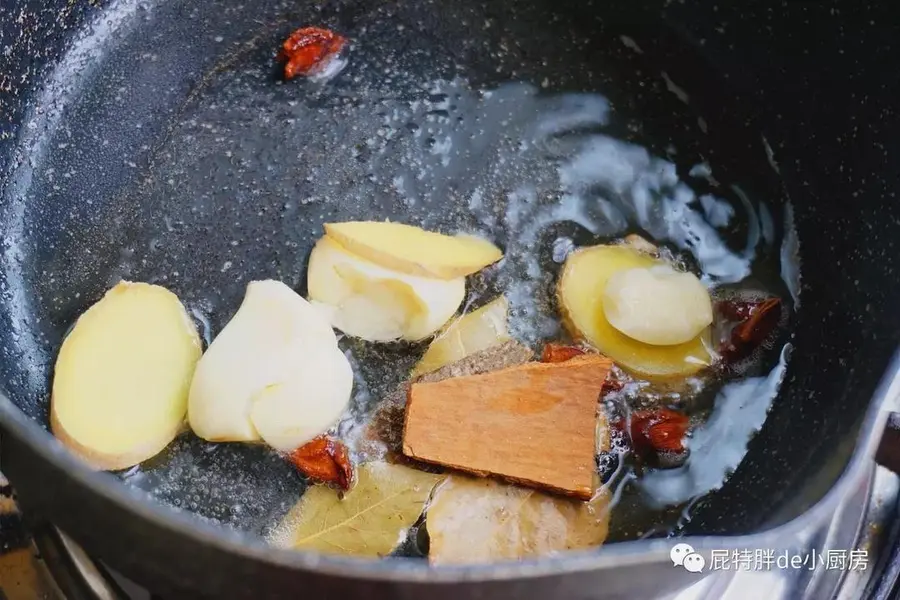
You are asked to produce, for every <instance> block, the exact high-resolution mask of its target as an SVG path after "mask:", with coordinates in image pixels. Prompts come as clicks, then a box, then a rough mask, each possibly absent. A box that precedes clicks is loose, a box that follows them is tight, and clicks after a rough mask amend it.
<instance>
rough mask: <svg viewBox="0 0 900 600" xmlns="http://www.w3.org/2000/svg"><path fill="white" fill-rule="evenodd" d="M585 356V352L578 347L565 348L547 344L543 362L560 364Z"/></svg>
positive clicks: (543, 353) (542, 356)
mask: <svg viewBox="0 0 900 600" xmlns="http://www.w3.org/2000/svg"><path fill="white" fill-rule="evenodd" d="M582 354H585V351H584V350H582V349H581V348H578V347H577V346H563V345H562V344H547V345H546V346H544V351H543V352H542V353H541V362H545V363H560V362H566V361H567V360H569V359H572V358H575V357H576V356H581V355H582Z"/></svg>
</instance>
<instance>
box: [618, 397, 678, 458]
mask: <svg viewBox="0 0 900 600" xmlns="http://www.w3.org/2000/svg"><path fill="white" fill-rule="evenodd" d="M626 424H628V425H630V426H628V427H626ZM688 424H689V420H688V418H687V417H686V416H685V415H683V414H681V413H678V412H675V411H674V410H670V409H668V408H660V409H656V410H640V411H636V412H634V413H633V414H632V415H631V420H630V422H628V421H627V420H626V419H619V420H618V421H616V423H615V426H616V428H617V429H619V431H626V430H627V433H628V437H629V439H630V440H631V449H632V451H633V452H634V454H635V456H636V457H637V459H638V460H639V461H640V462H649V463H653V464H660V463H661V462H666V461H663V460H662V459H664V458H673V457H684V456H685V455H686V452H685V450H686V449H685V447H684V436H685V434H686V433H687V429H688Z"/></svg>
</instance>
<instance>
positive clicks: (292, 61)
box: [278, 27, 347, 79]
mask: <svg viewBox="0 0 900 600" xmlns="http://www.w3.org/2000/svg"><path fill="white" fill-rule="evenodd" d="M346 43H347V38H345V37H343V36H342V35H339V34H337V33H334V32H333V31H329V30H328V29H322V28H321V27H303V28H301V29H298V30H296V31H295V32H294V33H292V34H291V35H290V37H288V39H287V40H285V42H284V44H282V47H281V51H280V52H279V53H278V60H279V61H281V62H284V63H285V65H284V78H285V79H293V78H294V77H296V76H298V75H310V74H314V73H316V72H318V71H319V70H320V69H321V67H322V66H323V65H324V64H325V63H326V61H327V60H328V59H329V58H331V57H333V56H334V55H335V54H337V53H338V52H340V51H341V50H342V49H343V47H344V45H345V44H346Z"/></svg>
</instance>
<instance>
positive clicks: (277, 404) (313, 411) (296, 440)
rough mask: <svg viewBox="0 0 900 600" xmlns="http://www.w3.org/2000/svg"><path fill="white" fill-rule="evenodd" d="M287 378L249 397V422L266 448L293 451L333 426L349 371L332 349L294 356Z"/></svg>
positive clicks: (347, 395) (350, 381)
mask: <svg viewBox="0 0 900 600" xmlns="http://www.w3.org/2000/svg"><path fill="white" fill-rule="evenodd" d="M298 358H299V359H300V360H298V361H297V362H296V363H295V367H294V368H295V370H294V372H293V373H292V374H291V377H290V378H288V379H286V380H284V381H283V382H282V383H279V384H275V385H270V386H267V387H265V388H263V389H262V390H261V391H260V392H259V393H258V394H256V396H255V397H254V398H253V404H252V408H251V409H250V420H251V422H252V423H253V426H254V427H255V428H256V431H257V432H259V436H260V437H261V438H262V440H263V441H264V442H265V443H267V444H268V445H269V446H271V447H273V448H275V449H276V450H281V451H282V452H290V451H292V450H296V449H297V448H299V447H300V446H302V445H303V444H305V443H306V442H308V441H310V440H311V439H313V438H314V437H316V436H317V435H320V434H321V433H323V432H325V431H327V430H328V429H329V428H330V427H331V426H332V425H334V424H335V423H336V422H337V421H338V419H339V418H340V416H341V414H342V413H343V412H344V409H345V408H346V407H347V400H348V399H349V398H350V392H351V391H352V388H353V371H352V370H351V368H350V363H349V362H347V358H346V357H345V356H344V354H343V353H342V352H341V351H340V350H339V349H338V348H336V347H334V348H320V349H319V350H311V351H310V352H306V353H304V355H303V356H302V357H298Z"/></svg>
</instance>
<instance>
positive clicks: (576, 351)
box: [541, 343, 625, 396]
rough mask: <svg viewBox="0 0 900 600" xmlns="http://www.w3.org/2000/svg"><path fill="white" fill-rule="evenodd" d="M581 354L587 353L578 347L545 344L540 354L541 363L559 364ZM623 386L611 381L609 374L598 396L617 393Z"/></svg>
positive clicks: (619, 382) (618, 382)
mask: <svg viewBox="0 0 900 600" xmlns="http://www.w3.org/2000/svg"><path fill="white" fill-rule="evenodd" d="M583 354H587V351H586V350H582V349H581V348H579V347H578V346H566V345H563V344H553V343H550V344H546V345H545V346H544V350H543V351H542V352H541V362H545V363H561V362H566V361H567V360H570V359H572V358H575V357H576V356H581V355H583ZM624 385H625V384H623V383H622V382H621V381H618V380H617V379H613V376H612V373H610V374H609V375H607V376H606V381H604V382H603V389H602V390H601V391H600V395H601V396H604V395H606V394H608V393H610V392H618V391H619V390H621V389H622V388H623V387H624Z"/></svg>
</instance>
